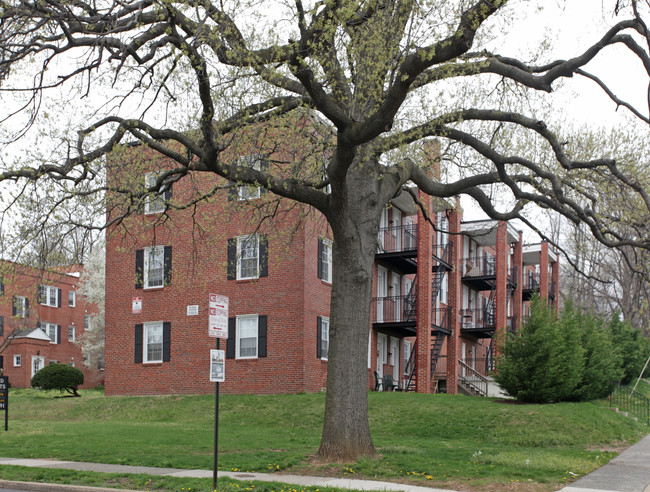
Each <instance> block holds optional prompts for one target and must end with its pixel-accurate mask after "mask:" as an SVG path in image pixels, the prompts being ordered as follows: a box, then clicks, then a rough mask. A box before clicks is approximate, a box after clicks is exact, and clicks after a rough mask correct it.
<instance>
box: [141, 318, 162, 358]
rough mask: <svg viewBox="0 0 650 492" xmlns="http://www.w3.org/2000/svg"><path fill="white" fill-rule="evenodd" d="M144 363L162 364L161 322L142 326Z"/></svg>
mask: <svg viewBox="0 0 650 492" xmlns="http://www.w3.org/2000/svg"><path fill="white" fill-rule="evenodd" d="M143 337H144V338H143V341H144V351H143V357H144V359H143V360H144V362H162V351H163V325H162V321H160V322H157V323H145V324H144V333H143Z"/></svg>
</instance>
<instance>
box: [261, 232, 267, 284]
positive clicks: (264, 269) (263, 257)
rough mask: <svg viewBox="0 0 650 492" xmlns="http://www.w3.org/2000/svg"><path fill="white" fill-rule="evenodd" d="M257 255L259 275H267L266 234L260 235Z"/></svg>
mask: <svg viewBox="0 0 650 492" xmlns="http://www.w3.org/2000/svg"><path fill="white" fill-rule="evenodd" d="M259 255H260V277H267V276H268V275H269V239H268V237H267V236H266V235H261V236H260V245H259Z"/></svg>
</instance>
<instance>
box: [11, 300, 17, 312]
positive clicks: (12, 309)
mask: <svg viewBox="0 0 650 492" xmlns="http://www.w3.org/2000/svg"><path fill="white" fill-rule="evenodd" d="M16 301H17V299H16V296H14V297H13V299H12V301H11V315H12V316H16V314H18V310H17V309H16Z"/></svg>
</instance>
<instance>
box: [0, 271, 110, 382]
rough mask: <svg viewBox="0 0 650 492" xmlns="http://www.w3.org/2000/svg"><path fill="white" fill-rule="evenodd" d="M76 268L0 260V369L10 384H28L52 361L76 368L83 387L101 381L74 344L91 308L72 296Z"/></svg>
mask: <svg viewBox="0 0 650 492" xmlns="http://www.w3.org/2000/svg"><path fill="white" fill-rule="evenodd" d="M81 271H82V267H81V266H72V267H68V268H61V269H59V271H44V270H39V269H36V268H32V267H29V266H25V265H20V264H17V263H12V262H8V261H2V262H0V278H1V282H0V347H4V348H3V351H2V354H0V368H1V369H2V371H3V373H4V375H5V376H7V377H8V378H9V381H10V383H11V385H12V386H13V387H15V388H29V387H30V381H31V378H32V376H34V374H35V373H36V372H38V371H39V370H40V369H42V368H43V367H45V366H46V365H48V364H53V363H55V362H60V363H64V364H70V365H72V366H76V367H78V368H79V369H81V370H82V371H83V372H84V378H85V383H84V386H83V387H84V388H89V387H94V386H96V385H97V384H99V383H100V382H101V376H102V374H101V372H100V371H98V370H96V369H95V368H93V369H89V368H87V367H86V366H85V365H84V359H83V355H82V353H81V349H80V348H79V346H78V345H76V344H75V341H76V340H77V339H78V337H79V336H81V335H82V334H83V333H84V326H85V324H86V323H87V322H88V316H90V314H92V312H93V307H92V306H89V305H87V304H86V303H85V302H84V300H83V298H81V297H80V296H79V295H78V292H79V290H80V285H79V280H80V276H81Z"/></svg>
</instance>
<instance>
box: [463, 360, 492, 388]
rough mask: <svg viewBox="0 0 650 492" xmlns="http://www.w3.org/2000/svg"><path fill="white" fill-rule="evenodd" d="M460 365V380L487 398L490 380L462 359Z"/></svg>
mask: <svg viewBox="0 0 650 492" xmlns="http://www.w3.org/2000/svg"><path fill="white" fill-rule="evenodd" d="M458 364H459V365H460V369H461V370H460V371H459V375H458V378H459V379H460V380H461V381H462V382H463V383H465V384H466V385H467V386H469V387H470V388H472V389H473V390H474V391H476V392H477V393H478V394H479V395H481V396H487V393H488V380H487V378H485V377H484V376H483V375H482V374H481V373H479V372H478V371H476V370H474V369H472V367H471V366H469V365H467V364H466V363H465V362H463V361H462V359H458Z"/></svg>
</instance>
